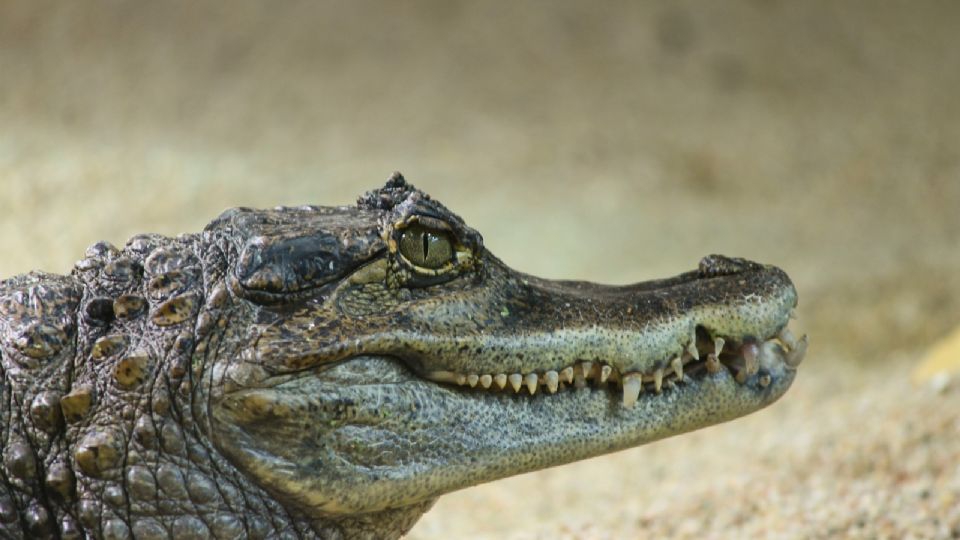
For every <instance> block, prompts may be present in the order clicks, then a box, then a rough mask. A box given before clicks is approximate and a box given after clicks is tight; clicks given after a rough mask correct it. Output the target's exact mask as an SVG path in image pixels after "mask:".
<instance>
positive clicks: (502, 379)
mask: <svg viewBox="0 0 960 540" xmlns="http://www.w3.org/2000/svg"><path fill="white" fill-rule="evenodd" d="M493 382H495V383H497V386H498V387H499V388H500V389H501V390H503V389H504V388H505V387H506V386H507V375H506V374H505V373H497V375H496V376H494V377H493Z"/></svg>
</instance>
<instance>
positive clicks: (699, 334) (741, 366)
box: [423, 325, 807, 407]
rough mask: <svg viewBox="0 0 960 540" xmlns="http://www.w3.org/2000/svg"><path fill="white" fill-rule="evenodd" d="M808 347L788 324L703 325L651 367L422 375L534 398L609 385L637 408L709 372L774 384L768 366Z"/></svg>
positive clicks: (793, 361) (595, 365)
mask: <svg viewBox="0 0 960 540" xmlns="http://www.w3.org/2000/svg"><path fill="white" fill-rule="evenodd" d="M806 350H807V337H806V336H803V337H801V338H800V339H797V338H796V337H794V335H793V333H792V332H791V331H790V329H789V328H788V327H787V326H786V325H785V326H783V327H782V328H781V329H780V330H779V331H778V332H777V333H776V335H774V336H772V337H768V338H766V339H762V340H760V339H755V338H739V339H737V338H731V337H726V338H724V337H712V338H711V337H710V334H709V332H708V331H707V330H706V329H705V328H703V327H702V326H698V327H697V331H696V334H695V338H694V339H693V340H691V342H690V343H689V344H688V345H687V346H686V347H685V348H684V350H683V353H682V354H679V355H677V356H675V357H673V358H672V359H670V360H668V361H662V362H658V363H655V364H654V365H653V366H652V367H651V368H650V369H649V370H647V371H642V372H641V371H631V372H627V373H621V372H620V370H619V369H617V368H616V367H615V366H614V365H612V364H610V363H607V362H604V361H602V360H601V361H587V360H583V361H577V362H574V363H573V364H572V365H568V366H565V367H563V368H560V369H556V370H547V371H543V372H530V373H509V374H507V373H495V374H494V373H483V374H478V373H455V372H452V371H430V372H427V373H424V374H423V376H424V377H425V378H427V379H429V380H431V381H434V382H438V383H443V384H450V385H456V386H461V387H466V388H470V389H474V390H477V391H486V392H506V393H511V392H512V393H514V394H517V395H526V396H533V395H535V394H536V393H537V392H538V391H541V389H542V391H545V392H548V393H549V394H556V393H558V392H563V391H564V390H569V389H577V388H584V387H587V386H592V387H594V388H606V389H608V390H609V391H615V390H620V391H622V396H623V405H624V406H625V407H632V406H633V405H634V404H635V403H636V402H637V401H638V400H639V399H641V397H642V396H643V395H649V396H651V398H652V397H654V396H657V395H660V394H663V393H664V392H665V391H667V392H668V391H670V390H672V389H674V388H676V387H677V385H681V384H684V383H685V382H686V381H688V380H690V379H694V378H698V377H703V376H705V375H708V374H713V373H717V372H719V371H720V370H724V369H725V370H727V371H729V372H730V373H731V374H732V375H733V378H734V380H736V381H737V382H738V383H739V384H745V383H746V382H747V381H748V379H749V378H750V377H752V376H754V375H756V376H757V379H756V380H757V384H758V385H759V386H760V387H766V386H768V385H769V384H770V381H771V375H770V373H769V368H770V367H772V366H774V365H777V364H781V363H782V364H784V365H786V366H787V367H788V368H790V369H794V368H796V367H797V366H798V365H799V364H800V362H801V361H802V360H803V357H804V355H805V354H806Z"/></svg>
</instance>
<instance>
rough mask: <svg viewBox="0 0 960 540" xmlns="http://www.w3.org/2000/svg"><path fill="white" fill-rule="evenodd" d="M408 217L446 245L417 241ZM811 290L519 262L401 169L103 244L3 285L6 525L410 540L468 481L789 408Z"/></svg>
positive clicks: (751, 279)
mask: <svg viewBox="0 0 960 540" xmlns="http://www.w3.org/2000/svg"><path fill="white" fill-rule="evenodd" d="M410 226H416V227H421V228H426V229H429V230H433V231H434V232H433V233H431V236H430V238H433V239H434V240H435V241H438V242H448V243H449V244H444V245H442V246H440V247H439V248H438V249H439V251H437V252H435V253H441V254H446V255H449V256H450V260H449V261H440V262H442V263H444V264H441V265H434V266H435V267H434V268H422V267H418V266H417V264H415V262H416V261H418V260H421V261H422V260H425V258H424V257H423V253H421V254H420V257H419V258H417V257H412V258H409V257H406V256H405V255H404V254H403V249H404V248H403V246H402V245H400V242H398V238H401V237H402V233H403V230H404V229H405V228H406V227H410ZM431 228H432V229H431ZM408 244H409V242H408ZM415 247H417V246H415ZM423 249H424V250H426V249H427V248H426V247H424V248H423ZM424 253H425V251H424ZM433 262H436V261H432V262H431V264H433ZM795 303H796V295H795V291H793V288H792V285H791V284H790V283H789V280H788V278H786V275H785V274H783V273H782V272H781V271H779V270H778V269H775V268H773V267H765V266H762V265H758V264H756V263H750V262H747V261H743V260H740V259H730V258H726V257H719V256H711V257H707V258H705V259H704V260H703V261H702V262H701V265H700V268H699V269H698V270H697V271H694V272H689V273H687V274H683V275H680V276H677V277H675V278H671V279H667V280H661V281H657V282H650V283H647V284H638V285H633V286H624V287H606V286H600V285H595V284H589V283H581V282H551V281H547V280H541V279H538V278H534V277H532V276H527V275H524V274H520V273H517V272H514V271H513V270H511V269H509V268H508V267H506V265H504V264H503V263H502V262H501V261H499V260H497V259H496V258H495V257H493V256H492V255H491V254H490V253H489V252H487V251H486V250H485V248H484V247H483V240H482V238H481V237H480V235H479V233H477V232H476V231H474V230H472V229H470V228H469V227H467V226H466V224H465V223H464V222H463V220H462V219H460V218H459V217H458V216H456V215H455V214H453V213H452V212H450V211H449V210H447V209H446V208H445V207H444V206H443V205H442V204H440V203H439V202H437V201H435V200H433V199H431V198H430V197H429V196H428V195H426V194H424V193H423V192H421V191H419V190H416V189H415V188H413V186H411V185H409V184H407V183H406V181H405V180H404V179H403V177H402V176H400V175H399V174H395V175H394V176H392V177H391V178H390V180H389V181H388V182H387V184H386V185H385V186H384V187H383V188H381V189H379V190H374V191H371V192H369V193H367V194H365V195H364V196H363V197H361V198H360V200H359V201H358V204H357V205H356V206H351V207H318V206H303V207H296V208H275V209H272V210H251V209H245V208H237V209H233V210H228V211H226V212H224V213H223V214H222V215H221V216H220V217H219V218H217V219H216V220H214V221H213V222H211V223H210V225H208V226H207V228H206V229H205V230H204V231H203V232H201V233H198V234H186V235H181V236H178V237H176V238H168V237H163V236H159V235H138V236H136V237H134V238H132V239H130V241H129V242H127V244H126V245H125V246H124V247H122V248H118V247H116V246H113V245H111V244H109V243H107V242H99V243H96V244H94V245H92V246H90V247H89V248H88V249H87V250H86V252H85V254H84V257H83V258H82V259H81V260H79V261H77V263H76V264H75V265H74V267H73V270H72V272H71V273H70V275H68V276H59V275H52V274H45V273H31V274H27V275H22V276H16V277H13V278H10V279H7V280H5V281H0V449H2V460H0V539H4V538H64V539H74V538H77V539H79V538H104V539H126V538H139V539H161V538H163V539H166V538H177V539H194V538H195V539H205V538H230V539H232V538H240V537H246V538H396V537H399V536H400V535H402V534H404V533H405V532H406V531H408V530H409V529H410V527H412V525H413V524H414V523H415V522H416V520H417V519H418V517H419V516H420V515H421V514H422V513H423V512H425V511H426V510H427V509H428V508H429V507H430V506H431V505H432V504H433V502H434V500H435V499H436V497H437V496H439V495H440V494H442V493H445V492H448V491H451V490H453V489H458V488H461V487H465V486H468V485H472V484H475V483H478V482H481V481H488V480H492V479H496V478H499V477H503V476H508V475H510V474H516V473H519V472H525V471H527V470H533V469H536V468H541V467H545V466H550V465H554V464H558V463H563V462H568V461H571V460H574V459H580V458H582V457H587V456H589V455H596V454H599V453H604V452H607V451H610V450H612V449H615V448H622V447H627V446H632V445H636V444H642V443H643V442H647V441H649V440H655V439H656V438H660V437H663V436H667V435H670V434H673V433H675V432H679V431H685V430H689V429H695V428H697V427H700V426H703V425H707V424H711V423H716V422H719V421H723V420H726V419H730V418H733V417H736V416H739V415H742V414H746V413H748V412H750V411H752V410H755V409H757V408H760V407H762V406H765V405H766V404H768V403H770V402H772V401H773V400H775V399H776V398H777V397H779V396H780V395H781V394H782V393H783V392H784V391H786V389H787V388H788V387H789V384H790V382H791V381H792V378H793V374H792V370H790V369H785V368H783V367H782V365H781V364H782V362H780V361H779V360H780V358H779V357H780V356H783V355H788V356H789V354H790V351H785V350H784V349H783V348H782V347H781V344H779V342H773V341H769V340H770V338H771V337H772V336H774V335H775V334H776V332H778V331H780V330H781V329H782V328H783V326H784V325H785V324H786V320H787V315H788V312H789V310H790V309H791V308H792V307H793V305H795ZM704 329H706V330H704ZM707 330H709V331H711V332H713V333H714V334H715V336H714V337H717V342H718V343H720V344H721V345H720V346H719V347H717V350H716V352H715V354H714V353H710V355H707V354H704V355H703V356H704V358H705V360H704V361H703V362H704V367H703V369H699V371H698V369H697V367H699V366H690V365H685V364H684V362H688V361H689V360H690V359H691V358H693V357H694V356H696V357H697V358H699V354H698V351H697V346H698V345H697V340H698V339H699V337H698V334H697V333H698V332H701V331H707ZM719 336H723V337H724V338H727V340H728V345H727V349H724V347H723V345H722V344H723V339H722V338H720V337H719ZM756 338H763V339H767V340H768V341H764V342H761V341H758V340H757V339H756ZM691 339H692V341H690V340H691ZM684 340H686V341H684ZM745 340H746V341H745ZM737 343H748V347H749V348H748V349H746V350H747V351H748V354H747V356H746V357H745V360H744V359H743V358H739V357H736V358H735V357H734V356H731V355H732V353H731V352H730V351H731V350H733V349H734V348H735V347H734V346H733V345H732V344H737ZM800 343H801V344H802V347H801V348H800V350H801V353H799V355H798V354H793V356H789V360H790V362H791V366H792V367H796V364H797V363H799V357H800V356H802V350H803V349H805V346H806V342H805V340H803V341H801V342H800ZM784 346H786V345H784ZM691 350H692V354H691V353H689V352H687V353H685V351H691ZM738 350H739V349H738ZM622 351H627V352H628V353H629V354H621V356H619V357H614V356H613V355H616V354H620V352H622ZM605 355H606V356H605ZM708 356H709V358H708ZM708 360H709V361H708ZM738 361H740V362H741V364H742V366H743V369H740V370H739V371H738V372H737V373H736V376H737V378H738V381H739V382H734V378H733V376H731V375H730V374H728V373H727V371H726V369H725V368H724V365H726V364H730V365H732V366H734V368H736V366H737V365H740V364H737V362H738ZM744 361H745V363H743V362H744ZM724 362H726V364H724ZM574 364H576V366H577V367H576V369H574V367H573V366H574ZM667 366H669V368H668V374H667V375H664V368H665V367H667ZM691 368H692V369H691ZM653 370H655V371H653ZM641 371H643V372H644V373H645V375H643V376H642V377H641V375H640V372H641ZM648 371H650V372H652V373H655V375H653V376H650V375H648V374H646V373H647V372H648ZM628 372H631V373H632V374H631V375H628V376H622V375H623V374H625V373H628ZM671 377H675V378H676V382H675V381H674V379H672V378H671ZM588 379H589V380H592V381H597V384H600V385H601V386H600V387H598V388H594V389H591V388H590V387H589V386H588V383H587V380H588ZM665 379H669V380H665ZM619 381H625V382H623V383H621V382H619ZM644 383H648V384H649V385H651V386H652V385H655V386H656V391H655V392H643V384H644ZM458 384H459V385H462V388H460V387H458V386H457V385H458ZM616 384H621V387H623V388H625V389H627V390H629V392H628V393H629V396H628V395H627V394H624V395H625V397H624V400H623V407H621V401H620V395H619V394H615V393H614V392H610V391H608V390H610V389H614V390H616V392H620V390H619V387H615V385H616ZM661 386H662V388H661ZM628 397H629V399H628ZM628 405H629V406H630V407H632V408H631V409H628V408H627V406H628ZM718 411H719V412H718ZM578 415H582V416H583V417H584V418H593V419H595V420H597V422H596V423H595V424H588V423H578V422H574V421H571V419H572V418H577V417H578ZM661 418H670V422H671V424H670V427H669V428H667V427H664V425H662V424H661V420H660V419H661ZM599 419H602V421H600V420H599ZM606 426H610V427H609V428H607V427H606ZM624 426H627V427H624ZM548 428H549V429H548ZM601 428H602V429H601ZM538 430H540V431H538ZM578 430H580V431H578ZM631 430H633V432H635V434H632V433H633V432H631ZM505 434H509V436H510V437H511V439H509V440H512V441H515V442H517V444H516V445H515V446H510V445H506V444H504V441H505V440H507V439H505V438H504V437H505ZM523 437H530V439H528V440H526V442H525V443H523V444H520V443H521V442H523ZM551 437H553V438H556V440H553V439H551ZM605 437H606V438H605ZM518 448H526V449H527V450H526V452H527V453H525V454H523V455H518V454H516V452H517V449H518ZM511 452H513V454H511ZM508 458H509V459H508Z"/></svg>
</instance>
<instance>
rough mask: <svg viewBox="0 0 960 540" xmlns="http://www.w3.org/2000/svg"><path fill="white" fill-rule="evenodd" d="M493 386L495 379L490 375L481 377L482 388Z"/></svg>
mask: <svg viewBox="0 0 960 540" xmlns="http://www.w3.org/2000/svg"><path fill="white" fill-rule="evenodd" d="M491 384H493V377H492V376H490V375H481V376H480V386H482V387H484V388H490V385H491Z"/></svg>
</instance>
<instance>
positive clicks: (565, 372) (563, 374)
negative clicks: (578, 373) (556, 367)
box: [560, 366, 573, 383]
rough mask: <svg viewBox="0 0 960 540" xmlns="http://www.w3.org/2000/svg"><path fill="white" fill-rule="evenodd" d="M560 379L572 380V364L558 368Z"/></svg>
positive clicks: (567, 381) (569, 381) (568, 381)
mask: <svg viewBox="0 0 960 540" xmlns="http://www.w3.org/2000/svg"><path fill="white" fill-rule="evenodd" d="M560 380H561V381H563V382H565V383H571V382H573V366H567V367H565V368H563V369H562V370H560Z"/></svg>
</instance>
